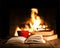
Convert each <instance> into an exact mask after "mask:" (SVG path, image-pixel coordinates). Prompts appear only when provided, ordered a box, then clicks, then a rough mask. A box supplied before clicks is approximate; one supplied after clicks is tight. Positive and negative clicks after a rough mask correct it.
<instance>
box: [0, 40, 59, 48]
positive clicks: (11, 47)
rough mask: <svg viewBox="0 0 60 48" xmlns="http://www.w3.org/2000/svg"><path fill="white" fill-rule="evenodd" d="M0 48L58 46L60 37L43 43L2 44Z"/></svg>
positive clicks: (55, 47) (57, 47) (50, 47)
mask: <svg viewBox="0 0 60 48" xmlns="http://www.w3.org/2000/svg"><path fill="white" fill-rule="evenodd" d="M0 48H60V39H55V40H51V41H47V42H46V43H45V44H42V43H39V44H20V43H17V44H7V45H6V44H4V45H2V46H1V47H0Z"/></svg>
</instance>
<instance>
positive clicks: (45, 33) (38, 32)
mask: <svg viewBox="0 0 60 48" xmlns="http://www.w3.org/2000/svg"><path fill="white" fill-rule="evenodd" d="M33 34H39V35H53V34H54V30H43V31H37V32H33Z"/></svg>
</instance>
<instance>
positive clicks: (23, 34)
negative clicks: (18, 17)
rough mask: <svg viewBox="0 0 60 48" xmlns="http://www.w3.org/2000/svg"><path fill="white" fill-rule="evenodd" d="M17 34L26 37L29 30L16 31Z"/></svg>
mask: <svg viewBox="0 0 60 48" xmlns="http://www.w3.org/2000/svg"><path fill="white" fill-rule="evenodd" d="M17 32H18V35H19V36H23V37H26V38H27V37H28V36H29V33H30V32H29V31H17Z"/></svg>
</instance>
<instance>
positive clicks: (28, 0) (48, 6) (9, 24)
mask: <svg viewBox="0 0 60 48" xmlns="http://www.w3.org/2000/svg"><path fill="white" fill-rule="evenodd" d="M34 7H36V8H38V11H39V15H41V16H42V17H43V19H44V20H45V21H46V22H47V23H48V24H50V25H51V27H52V28H53V29H54V30H55V31H56V32H55V33H57V34H58V35H59V37H60V32H59V31H58V30H59V29H58V30H56V18H57V16H59V15H58V13H57V12H58V9H59V7H58V2H57V0H54V1H51V0H50V1H45V0H42V1H41V0H22V1H21V0H20V1H19V0H9V1H8V2H6V1H3V2H2V5H1V8H3V9H1V13H2V14H1V15H2V16H1V19H0V20H1V25H0V28H1V29H0V30H1V31H0V37H1V38H7V37H8V36H10V35H11V34H13V33H14V30H15V27H16V25H17V24H20V23H21V22H24V20H25V19H27V18H29V17H30V9H31V8H34ZM19 22H20V23H19ZM11 28H12V29H11ZM12 30H13V31H12ZM10 32H11V33H10ZM12 36H13V35H12Z"/></svg>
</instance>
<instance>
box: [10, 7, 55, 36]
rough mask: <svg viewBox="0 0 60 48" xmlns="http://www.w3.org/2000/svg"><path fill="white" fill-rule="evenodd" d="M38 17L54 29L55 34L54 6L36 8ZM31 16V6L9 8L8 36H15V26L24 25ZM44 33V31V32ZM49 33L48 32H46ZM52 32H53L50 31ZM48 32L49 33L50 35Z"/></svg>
mask: <svg viewBox="0 0 60 48" xmlns="http://www.w3.org/2000/svg"><path fill="white" fill-rule="evenodd" d="M37 9H38V15H39V17H41V18H42V20H44V22H45V24H47V25H48V27H49V29H51V30H54V34H56V20H55V18H56V9H55V8H52V9H50V8H48V9H47V8H37ZM30 17H31V8H22V9H11V10H10V24H9V26H10V31H9V34H10V36H11V37H12V36H15V31H16V28H17V27H24V25H25V23H26V21H27V20H29V19H30ZM43 24H44V23H43ZM38 34H39V33H38ZM44 34H45V33H44ZM48 34H50V33H48ZM51 34H53V32H52V33H51ZM51 34H50V35H51Z"/></svg>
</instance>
